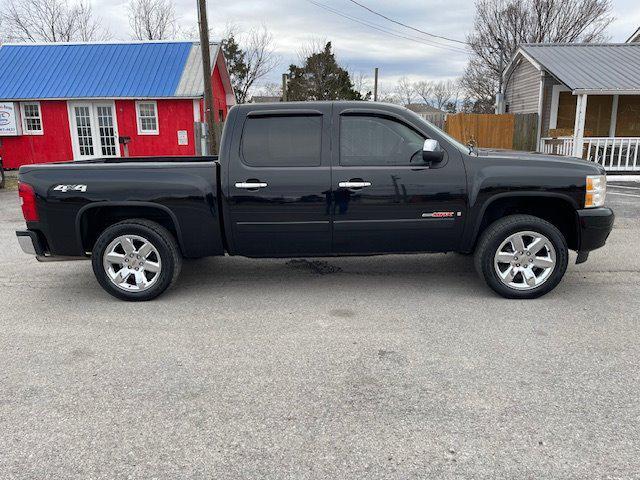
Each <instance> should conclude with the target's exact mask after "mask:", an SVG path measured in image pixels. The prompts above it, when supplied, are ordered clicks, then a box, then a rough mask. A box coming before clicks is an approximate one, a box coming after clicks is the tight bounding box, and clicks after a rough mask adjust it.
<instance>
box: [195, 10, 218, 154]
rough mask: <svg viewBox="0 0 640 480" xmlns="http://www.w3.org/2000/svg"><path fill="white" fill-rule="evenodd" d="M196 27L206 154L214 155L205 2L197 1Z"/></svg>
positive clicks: (215, 145)
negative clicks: (200, 55)
mask: <svg viewBox="0 0 640 480" xmlns="http://www.w3.org/2000/svg"><path fill="white" fill-rule="evenodd" d="M198 25H199V27H200V50H201V52H202V73H203V81H204V119H205V121H206V123H207V150H208V151H207V154H209V155H216V154H217V153H218V146H217V141H216V135H215V131H214V128H215V124H214V116H213V115H214V113H213V90H212V88H211V52H210V47H209V23H208V22H207V1H206V0H198Z"/></svg>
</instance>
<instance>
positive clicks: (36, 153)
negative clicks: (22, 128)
mask: <svg viewBox="0 0 640 480" xmlns="http://www.w3.org/2000/svg"><path fill="white" fill-rule="evenodd" d="M40 109H41V115H42V127H43V129H44V135H20V136H18V137H0V142H1V143H2V145H0V157H2V163H3V165H4V168H18V167H19V166H20V165H28V164H31V163H44V162H59V161H64V160H71V159H72V158H73V151H72V149H71V137H70V135H69V116H68V114H67V102H65V101H61V100H55V101H54V100H46V101H45V100H43V101H41V102H40Z"/></svg>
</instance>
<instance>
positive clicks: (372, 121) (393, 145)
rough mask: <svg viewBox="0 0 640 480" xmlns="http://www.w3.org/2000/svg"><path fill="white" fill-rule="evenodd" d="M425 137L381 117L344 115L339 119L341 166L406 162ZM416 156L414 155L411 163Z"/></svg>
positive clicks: (409, 162) (420, 148) (420, 146)
mask: <svg viewBox="0 0 640 480" xmlns="http://www.w3.org/2000/svg"><path fill="white" fill-rule="evenodd" d="M424 140H425V137H424V136H422V135H421V134H419V133H417V132H416V131H415V130H413V129H411V128H409V127H407V126H406V125H404V124H402V123H400V122H396V121H395V120H389V119H387V118H381V117H365V116H362V117H360V116H344V117H342V119H341V121H340V164H341V165H409V164H411V160H412V157H413V156H414V155H415V154H416V152H418V151H419V150H422V147H423V145H424ZM416 158H419V156H417V157H414V158H413V160H414V162H415V161H416Z"/></svg>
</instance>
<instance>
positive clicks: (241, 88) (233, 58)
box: [222, 26, 280, 103]
mask: <svg viewBox="0 0 640 480" xmlns="http://www.w3.org/2000/svg"><path fill="white" fill-rule="evenodd" d="M222 48H223V51H224V53H225V57H226V59H227V64H228V68H229V74H230V76H231V82H232V84H233V89H234V91H235V94H236V101H237V102H238V103H245V102H246V101H247V100H248V98H249V93H250V91H251V89H252V88H253V86H254V85H255V83H256V82H257V81H259V80H260V79H261V78H264V77H265V76H266V75H268V74H269V73H270V72H271V71H273V69H274V68H276V67H277V66H278V64H279V63H280V58H279V57H278V55H277V54H276V53H275V45H274V39H273V35H272V34H271V32H269V31H268V30H267V28H266V27H265V26H262V27H260V28H253V29H251V30H249V32H247V33H246V34H236V33H235V32H234V31H233V27H228V33H227V34H226V38H225V39H224V40H223V42H222Z"/></svg>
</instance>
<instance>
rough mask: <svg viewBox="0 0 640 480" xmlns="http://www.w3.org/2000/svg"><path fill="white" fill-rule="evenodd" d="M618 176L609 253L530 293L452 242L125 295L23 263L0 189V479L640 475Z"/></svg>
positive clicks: (638, 320) (233, 264) (229, 269)
mask: <svg viewBox="0 0 640 480" xmlns="http://www.w3.org/2000/svg"><path fill="white" fill-rule="evenodd" d="M622 186H623V187H631V189H629V188H626V189H625V188H620V187H618V188H616V187H611V188H610V192H619V193H627V195H610V197H609V199H610V204H611V205H612V206H613V207H614V209H615V210H616V212H617V214H618V218H617V223H616V228H615V230H614V232H613V233H612V236H611V238H610V240H609V243H608V245H607V246H606V247H605V248H604V249H602V250H600V251H597V252H594V253H592V255H591V258H590V260H589V262H587V263H586V264H583V265H578V266H576V265H570V267H569V270H568V272H567V275H566V277H565V280H564V281H563V283H561V285H560V286H559V287H558V288H557V289H556V290H555V291H554V292H552V293H551V294H549V295H547V296H546V297H544V298H542V299H539V300H536V301H528V302H524V301H522V302H521V301H510V300H504V299H502V298H499V297H497V296H496V295H494V294H493V293H492V292H491V291H490V290H488V289H487V288H486V287H485V286H484V285H483V284H482V283H481V281H480V280H479V279H478V277H477V276H476V275H475V273H474V272H473V268H472V264H471V260H470V259H469V258H467V257H462V256H457V255H431V256H427V255H417V256H389V257H372V258H340V259H321V260H315V261H305V260H296V261H288V260H260V261H257V260H248V259H243V258H213V259H206V260H202V261H194V262H187V263H186V264H185V266H184V269H183V273H182V275H181V278H180V280H179V282H178V285H177V286H176V288H174V289H173V290H171V291H169V292H167V294H165V295H164V296H163V297H161V298H160V299H158V300H156V301H153V302H149V303H143V304H135V303H124V302H119V301H116V300H115V299H113V298H111V297H110V296H108V295H107V294H106V293H104V292H103V291H102V290H101V289H100V287H99V286H98V284H97V283H96V281H95V280H94V278H93V275H92V272H91V268H90V265H89V263H88V262H70V263H49V264H39V263H37V262H35V261H34V260H33V259H30V258H29V257H27V256H25V255H23V254H22V253H21V252H20V251H19V247H18V244H17V242H16V240H15V237H14V233H13V231H14V230H15V229H16V228H21V227H22V226H23V224H22V220H21V215H20V212H19V204H18V201H17V198H16V197H17V195H16V192H6V191H0V245H1V246H2V248H1V249H0V355H1V358H2V363H1V364H0V365H1V367H2V368H0V477H1V478H2V479H89V478H91V479H115V478H117V479H120V478H132V479H187V478H188V479H205V478H207V479H212V478H215V479H249V478H260V479H263V478H264V479H285V478H287V479H288V478H295V479H298V478H299V479H306V478H309V479H312V478H313V479H320V478H326V479H343V478H345V479H346V478H348V479H359V478H366V479H382V478H384V479H409V478H442V479H453V478H474V479H476V478H481V479H482V478H486V479H501V478H505V479H507V478H508V479H513V478H517V479H524V478H554V479H556V478H563V479H564V478H575V479H583V478H602V479H604V478H607V479H628V478H640V402H639V401H638V398H639V397H640V364H639V362H638V358H640V342H639V338H640V295H638V292H640V288H639V287H640V275H639V274H640V255H638V253H637V251H638V250H637V247H638V244H639V243H638V242H640V193H638V192H640V190H633V188H634V187H635V188H640V184H633V183H627V184H622ZM635 193H638V196H637V197H635V196H629V195H634V194H635ZM574 258H575V255H573V256H572V259H574Z"/></svg>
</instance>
